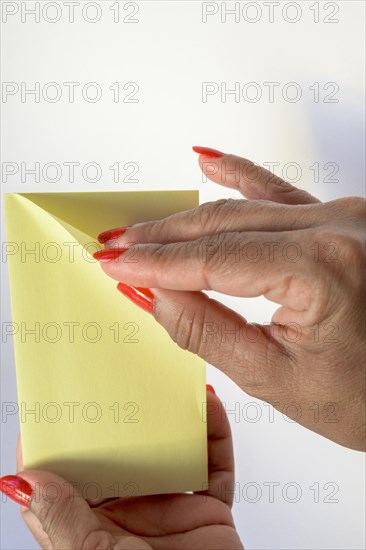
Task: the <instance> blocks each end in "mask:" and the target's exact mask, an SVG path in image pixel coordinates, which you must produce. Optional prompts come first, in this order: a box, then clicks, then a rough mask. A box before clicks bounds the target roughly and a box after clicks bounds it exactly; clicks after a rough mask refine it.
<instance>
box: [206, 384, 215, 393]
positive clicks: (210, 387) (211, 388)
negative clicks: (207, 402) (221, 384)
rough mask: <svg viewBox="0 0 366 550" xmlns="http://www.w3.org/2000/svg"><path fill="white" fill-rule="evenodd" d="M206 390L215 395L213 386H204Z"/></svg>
mask: <svg viewBox="0 0 366 550" xmlns="http://www.w3.org/2000/svg"><path fill="white" fill-rule="evenodd" d="M206 390H207V391H210V392H211V393H213V394H215V395H216V392H215V390H214V389H213V386H211V384H206Z"/></svg>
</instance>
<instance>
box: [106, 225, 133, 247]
mask: <svg viewBox="0 0 366 550" xmlns="http://www.w3.org/2000/svg"><path fill="white" fill-rule="evenodd" d="M127 229H129V228H128V227H117V228H116V229H109V230H108V231H104V232H103V233H100V234H99V235H98V241H99V242H100V243H101V244H104V243H107V242H108V241H114V240H115V239H119V238H120V237H122V235H124V234H125V233H126V231H127Z"/></svg>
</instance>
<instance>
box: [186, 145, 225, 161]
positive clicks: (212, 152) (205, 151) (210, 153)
mask: <svg viewBox="0 0 366 550" xmlns="http://www.w3.org/2000/svg"><path fill="white" fill-rule="evenodd" d="M192 149H193V151H194V152H195V153H198V154H200V155H206V157H212V158H218V157H223V156H224V155H225V153H222V152H221V151H218V150H217V149H210V148H209V147H200V146H199V145H194V146H193V147H192Z"/></svg>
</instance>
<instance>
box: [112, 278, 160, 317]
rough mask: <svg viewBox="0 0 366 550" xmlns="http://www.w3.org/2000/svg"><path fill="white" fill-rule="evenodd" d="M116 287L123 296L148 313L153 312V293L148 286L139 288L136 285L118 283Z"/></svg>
mask: <svg viewBox="0 0 366 550" xmlns="http://www.w3.org/2000/svg"><path fill="white" fill-rule="evenodd" d="M117 288H118V290H119V291H120V292H122V294H123V295H124V296H126V297H127V298H129V299H130V300H131V301H132V302H133V303H134V304H136V305H137V306H139V307H141V308H142V309H144V310H145V311H147V312H148V313H152V312H153V308H154V294H153V293H152V292H151V290H150V289H148V288H140V287H136V286H130V285H125V284H124V283H118V285H117Z"/></svg>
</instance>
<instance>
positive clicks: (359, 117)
mask: <svg viewBox="0 0 366 550" xmlns="http://www.w3.org/2000/svg"><path fill="white" fill-rule="evenodd" d="M1 4H2V11H3V13H2V15H3V24H2V80H3V82H8V83H9V82H13V83H15V84H16V85H18V86H19V88H20V87H21V82H25V83H26V84H25V85H26V87H27V88H28V89H29V88H32V87H33V88H34V86H35V83H36V82H39V83H40V89H41V96H40V101H39V103H37V102H35V100H34V96H31V95H27V96H26V97H25V101H24V102H22V98H21V94H20V92H19V93H15V94H14V95H8V96H6V95H5V96H4V95H3V99H2V101H3V103H2V105H1V106H2V114H3V123H2V137H3V145H2V163H3V164H2V168H3V183H2V191H3V192H17V191H19V192H21V191H24V192H26V191H28V192H31V191H48V192H49V191H93V190H103V191H106V190H131V189H141V190H142V189H152V190H155V189H164V190H167V189H192V188H199V189H200V195H201V202H205V201H207V200H214V199H216V198H221V197H225V196H226V197H227V196H231V197H232V196H236V195H235V193H234V192H232V191H230V190H227V189H224V188H221V187H218V186H215V185H214V184H212V183H209V182H204V181H202V177H201V173H200V171H199V169H198V166H197V158H196V155H195V154H194V153H193V152H192V151H191V146H192V145H194V144H199V145H206V146H210V147H216V148H218V149H221V150H223V151H226V152H232V153H236V154H239V155H242V156H245V157H248V158H251V159H253V160H255V161H256V162H258V163H260V164H264V163H271V162H277V163H280V165H279V166H276V170H275V171H276V173H277V174H279V175H281V174H282V173H284V174H285V176H287V178H288V179H290V180H292V181H296V179H297V177H299V181H298V182H297V185H298V186H300V187H302V188H306V189H308V190H309V191H310V192H312V193H313V194H316V195H317V196H318V197H319V198H321V199H322V200H324V201H326V200H331V199H333V198H337V197H341V196H346V195H364V184H363V181H364V153H363V151H364V146H365V143H364V134H363V129H364V113H363V94H364V76H365V75H364V54H363V43H364V16H365V13H364V12H365V8H364V6H365V4H364V2H363V1H348V0H347V1H341V2H340V1H338V2H307V1H301V2H280V3H278V2H240V3H237V5H238V8H239V13H237V16H236V17H237V21H235V16H234V15H229V14H228V15H227V16H226V21H225V17H224V15H225V14H224V11H225V6H226V9H229V8H231V9H232V8H233V7H234V5H235V3H234V2H226V3H223V6H222V3H221V2H219V3H215V2H211V3H210V6H208V7H206V8H205V7H204V6H203V5H202V3H201V2H194V1H191V2H188V1H182V2H170V1H166V2H163V1H162V2H156V1H150V2H135V3H131V2H130V3H129V5H127V3H126V2H119V4H120V6H119V7H120V14H119V21H117V22H114V20H113V19H114V16H115V12H113V11H112V10H111V9H110V8H111V7H112V6H113V5H116V2H109V1H102V2H99V3H98V6H99V8H98V9H99V10H100V14H99V15H98V12H97V10H96V8H95V7H93V6H89V7H87V9H86V10H85V9H84V15H83V13H82V8H85V4H88V3H85V2H80V3H79V4H80V5H79V6H75V16H74V22H73V23H71V22H69V19H70V12H69V9H68V8H67V6H65V5H64V2H57V3H56V2H51V3H48V4H49V6H48V8H47V10H46V11H43V10H44V6H45V5H46V4H47V2H41V3H40V6H41V7H40V9H41V14H40V22H39V23H36V22H35V17H34V15H33V16H32V15H27V16H26V14H25V13H24V6H25V7H26V8H27V9H30V8H34V4H35V2H26V3H25V2H2V3H1ZM51 4H52V5H51ZM55 4H57V6H56V7H58V10H56V7H55ZM89 4H90V3H89ZM94 4H96V3H94ZM274 4H275V5H274ZM277 4H279V5H277ZM136 6H137V7H136ZM16 8H18V11H17V13H15V14H14V15H9V16H8V17H7V18H6V14H5V11H4V10H7V12H8V11H12V10H13V9H14V10H15V9H16ZM205 9H209V10H212V11H213V12H217V13H213V15H209V16H207V21H206V22H203V12H204V10H205ZM271 9H274V17H273V19H272V18H271ZM22 10H23V15H22ZM137 10H138V11H137ZM133 12H136V13H134V14H133ZM59 16H60V20H59V21H57V22H54V23H50V22H49V21H47V19H49V20H51V19H52V20H55V19H57V18H58V17H59ZM99 16H100V19H99V21H96V22H95V23H91V22H90V20H92V19H96V18H98V17H99ZM22 17H23V20H24V22H22ZM6 19H7V20H6ZM87 19H89V21H88V20H87ZM132 19H134V20H135V21H136V22H129V21H128V20H130V21H131V20H132ZM124 20H125V21H124ZM325 20H327V21H328V22H326V21H325ZM291 21H292V22H291ZM316 21H318V22H316ZM49 82H56V83H58V85H59V86H60V87H61V91H62V97H61V98H60V100H59V101H57V102H55V103H52V102H50V99H52V97H53V94H54V92H55V88H53V89H51V88H48V91H47V88H44V86H45V84H47V83H49ZM64 82H78V83H80V86H78V87H77V88H75V101H74V103H71V102H70V101H69V99H68V88H67V87H66V86H65V85H64V84H63V83H64ZM89 82H97V83H98V85H99V86H100V89H101V90H102V97H101V99H100V100H99V101H98V102H95V103H93V102H90V101H87V100H86V99H84V98H83V96H82V94H81V90H82V89H83V88H84V86H85V84H87V83H89ZM116 82H119V83H120V89H121V99H122V100H123V98H125V99H126V96H127V94H128V93H129V92H131V91H132V89H133V88H132V85H129V84H127V88H126V89H125V90H124V89H123V86H124V85H125V84H126V83H131V82H134V83H136V84H137V85H138V87H139V89H138V92H137V93H136V95H135V96H134V99H137V100H138V102H135V103H127V102H123V101H120V102H118V103H115V102H114V101H113V93H112V91H111V90H110V89H109V86H112V85H113V84H114V83H116ZM204 82H210V83H216V84H213V85H212V86H213V87H212V89H215V90H219V92H217V93H215V94H214V95H210V96H208V97H207V98H206V99H207V101H204V100H203V99H204V98H203V97H202V87H203V83H204ZM236 82H238V83H239V84H238V85H239V89H240V96H239V97H237V98H236V99H237V101H235V97H234V95H233V94H231V95H227V96H226V97H225V95H224V96H221V94H220V91H222V90H224V86H225V85H226V88H227V89H233V88H234V87H235V83H236ZM268 82H276V83H278V85H276V86H275V88H274V98H273V101H270V100H269V99H270V98H269V95H268V94H269V86H268V84H267V85H264V83H268ZM222 83H223V84H222ZM247 83H256V84H254V85H252V86H249V87H245V85H246V84H247ZM288 83H295V84H293V85H291V86H287V87H286V85H287V84H288ZM314 83H318V84H315V86H314ZM328 83H333V84H328ZM238 85H237V86H238ZM134 87H135V85H134ZM310 87H311V89H310ZM317 87H318V89H319V96H318V97H317V96H316V95H314V94H315V91H314V90H315V89H316V88H317ZM7 89H9V88H7ZM42 90H43V92H44V95H45V98H46V99H45V98H44V97H43V95H42ZM299 90H300V92H301V98H300V97H299V99H298V101H291V100H292V99H293V98H294V97H295V96H294V94H295V92H296V93H299ZM88 91H89V92H90V96H87V97H88V98H89V99H91V98H92V97H93V96H92V94H93V90H92V89H91V88H89V90H86V92H85V93H87V92H88ZM331 92H334V93H333V94H331ZM47 93H48V94H49V95H47ZM255 93H258V94H259V95H258V101H257V102H254V101H253V98H254V96H255ZM286 94H287V95H286ZM329 94H331V95H329ZM260 96H261V97H260ZM330 99H333V100H337V101H336V102H329V100H330ZM9 162H13V163H14V165H12V166H13V168H14V170H16V169H17V167H18V171H17V173H16V174H14V175H12V176H10V175H8V177H7V181H6V182H5V177H4V170H5V171H6V170H10V168H9V166H10V165H9V164H6V163H9ZM36 162H38V163H40V169H41V172H42V169H43V168H44V166H45V165H47V163H50V162H53V163H58V165H59V166H60V168H61V172H62V175H61V176H60V179H59V181H58V182H50V181H48V180H50V179H51V178H53V177H55V174H56V172H55V171H53V170H54V169H52V167H51V168H49V172H48V171H47V170H45V171H44V174H43V175H42V173H41V175H40V181H39V182H38V183H37V182H35V178H34V176H33V175H31V174H26V173H23V174H22V170H21V163H25V164H24V167H25V168H31V167H32V166H34V164H35V163H36ZM67 162H68V163H70V162H78V163H80V166H79V167H77V168H76V169H75V181H74V182H72V181H70V177H69V172H68V168H67V166H66V165H65V164H64V163H67ZM4 163H5V164H4ZM87 163H96V164H97V165H98V166H99V170H100V172H101V174H100V178H99V181H96V182H94V183H92V182H90V181H88V180H90V179H92V178H93V177H94V176H95V174H96V172H95V171H94V172H93V169H92V168H90V171H87V172H86V173H85V171H84V175H83V173H82V167H84V165H85V164H87ZM115 163H119V165H120V169H121V180H123V179H124V178H126V176H128V174H129V173H130V172H131V171H132V170H133V169H134V168H133V166H134V167H135V169H136V168H138V171H137V172H136V174H135V175H134V176H133V177H134V178H135V179H137V180H138V181H137V182H135V183H131V182H129V181H128V180H127V181H119V182H114V181H113V176H114V173H113V171H112V170H111V169H110V168H109V167H110V166H112V165H114V164H115ZM126 163H135V164H134V165H133V166H132V165H128V166H126V167H125V168H123V167H124V166H125V165H126ZM287 163H294V164H292V166H291V165H288V166H287V167H286V165H287ZM314 163H319V166H320V171H319V177H318V178H317V177H315V176H314V173H315V172H314ZM326 163H332V164H331V165H326ZM136 165H137V167H136ZM325 165H326V166H325ZM335 165H336V166H337V167H338V169H337V173H336V174H335V175H333V179H334V180H336V181H333V182H332V181H329V178H330V177H331V172H332V170H333V168H334V166H335ZM310 167H313V168H312V169H311V168H310ZM287 169H288V171H287V172H286V170H287ZM23 172H24V169H23ZM300 175H301V177H300ZM22 180H23V181H22ZM317 180H318V181H317ZM3 229H4V228H3V226H2V231H3ZM106 229H107V228H106ZM2 238H3V240H5V235H4V232H3V234H2ZM1 281H2V289H1V304H2V306H1V307H2V321H3V323H4V322H8V321H9V320H10V318H11V317H10V304H9V291H8V280H7V271H6V263H5V262H4V259H3V261H2V264H1ZM24 284H27V281H24ZM116 299H117V297H116ZM220 299H222V301H224V302H225V303H226V304H228V305H230V306H231V307H234V308H236V309H237V310H238V311H239V312H240V313H242V314H243V315H245V316H246V317H247V318H249V319H251V320H253V321H257V322H264V321H269V320H270V318H271V314H272V313H273V311H274V310H275V306H274V305H273V304H270V303H268V302H267V301H265V300H264V299H255V300H244V299H241V300H238V299H235V298H227V297H225V298H224V297H220ZM207 376H208V382H209V383H212V384H213V386H214V387H215V389H216V392H217V394H218V395H219V397H220V398H221V399H222V400H223V401H224V402H225V403H226V406H227V409H228V411H231V413H230V415H229V416H230V420H231V425H232V429H233V437H234V443H235V456H236V468H237V474H236V477H237V486H236V502H235V506H234V516H235V520H236V524H237V527H238V530H239V533H240V535H241V537H242V540H243V542H244V544H245V547H246V548H247V549H264V548H273V549H294V548H299V549H300V548H301V549H316V550H318V549H330V548H332V549H333V548H334V549H347V550H350V549H361V548H364V547H365V540H364V514H365V509H364V502H365V498H364V497H365V495H364V486H365V479H364V456H363V454H362V453H358V452H354V451H350V450H347V449H344V448H342V447H340V446H337V445H336V444H333V443H331V442H328V441H327V440H325V439H323V438H321V437H320V436H317V435H315V434H312V433H310V432H309V431H307V430H306V429H304V428H302V427H300V426H298V425H296V424H294V423H291V422H289V421H288V419H286V418H285V417H284V416H283V415H282V414H280V413H277V412H275V413H273V411H272V409H270V408H269V407H268V406H265V405H263V404H262V403H261V402H260V401H255V400H254V399H253V398H251V397H248V396H246V395H245V394H244V393H243V392H241V391H240V390H239V389H238V388H237V387H236V386H235V385H234V384H233V383H232V382H231V381H230V380H229V379H227V378H226V377H225V376H224V375H223V374H221V373H220V372H218V371H217V370H215V369H214V368H213V367H208V375H207ZM1 398H2V401H16V388H15V372H14V360H13V349H12V343H11V341H10V340H9V341H7V342H6V343H5V342H2V351H1ZM248 403H255V404H256V406H255V405H251V406H249V407H248ZM272 414H274V416H273V418H272V416H271V415H272ZM256 415H257V421H256V422H253V421H252V420H253V419H254V418H255V416H256ZM18 431H19V428H18V420H17V418H16V416H14V417H12V418H10V419H8V420H7V422H2V423H1V474H2V475H4V474H9V473H14V472H15V443H16V438H17V434H18ZM271 483H276V484H277V485H276V486H275V491H274V498H273V499H272V500H273V502H270V498H269V486H268V484H271ZM288 483H292V484H296V485H291V486H287V485H286V484H288ZM327 483H329V484H330V485H326V484H327ZM278 484H279V485H278ZM314 484H318V485H314ZM311 486H312V487H313V489H310V487H311ZM315 487H319V499H316V498H315V496H314V491H315ZM334 489H335V491H334V494H333V496H332V492H333V490H334ZM286 490H288V492H287V493H286ZM296 493H297V497H298V498H297V502H291V500H296ZM316 500H319V502H316ZM329 500H334V501H335V502H328V501H329ZM1 528H2V529H1V531H2V533H1V548H2V549H31V548H37V545H36V543H35V542H34V541H33V539H32V537H31V535H30V534H29V533H28V531H27V529H26V527H25V526H24V525H23V523H22V521H21V519H20V515H19V511H18V506H17V505H16V504H15V503H12V502H10V501H9V502H7V503H6V504H2V505H1Z"/></svg>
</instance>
